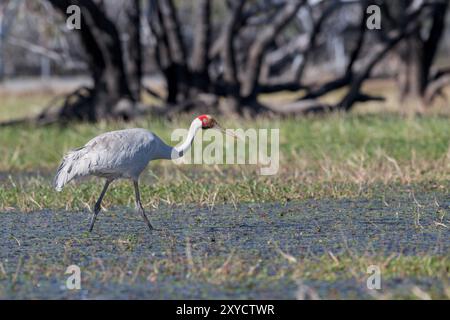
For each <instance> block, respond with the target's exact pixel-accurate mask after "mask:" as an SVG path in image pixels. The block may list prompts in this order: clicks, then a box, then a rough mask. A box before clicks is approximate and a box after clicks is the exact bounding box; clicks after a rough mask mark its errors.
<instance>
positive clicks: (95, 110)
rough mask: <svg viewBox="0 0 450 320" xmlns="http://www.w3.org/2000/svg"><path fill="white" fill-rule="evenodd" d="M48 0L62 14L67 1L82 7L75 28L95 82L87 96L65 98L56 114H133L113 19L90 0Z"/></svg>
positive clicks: (94, 116) (67, 116)
mask: <svg viewBox="0 0 450 320" xmlns="http://www.w3.org/2000/svg"><path fill="white" fill-rule="evenodd" d="M49 2H50V3H51V4H52V5H53V6H54V7H55V8H57V9H58V10H60V11H61V12H62V13H63V14H66V10H67V7H68V6H70V5H78V6H79V7H80V8H81V29H80V30H77V32H78V33H79V35H80V37H81V43H82V44H83V47H84V48H85V50H86V52H87V55H88V58H89V67H90V71H91V75H92V78H93V82H94V87H93V88H92V90H90V96H88V97H85V98H84V99H82V100H80V101H78V102H76V103H69V101H66V103H65V105H64V107H63V108H62V109H61V111H60V114H59V117H60V118H61V119H63V120H71V119H79V120H89V121H98V120H100V119H104V118H124V119H128V118H130V117H132V116H133V114H134V113H135V112H136V110H135V102H136V100H135V98H134V97H133V94H132V92H131V90H130V87H129V85H128V81H127V76H126V71H125V65H124V62H123V53H122V46H121V42H120V38H119V33H118V31H117V28H116V26H115V25H114V23H113V22H112V21H111V20H109V18H108V17H107V16H106V14H105V13H104V12H103V11H102V10H101V9H100V7H99V6H98V5H97V4H95V3H94V2H93V1H92V0H84V1H76V0H49Z"/></svg>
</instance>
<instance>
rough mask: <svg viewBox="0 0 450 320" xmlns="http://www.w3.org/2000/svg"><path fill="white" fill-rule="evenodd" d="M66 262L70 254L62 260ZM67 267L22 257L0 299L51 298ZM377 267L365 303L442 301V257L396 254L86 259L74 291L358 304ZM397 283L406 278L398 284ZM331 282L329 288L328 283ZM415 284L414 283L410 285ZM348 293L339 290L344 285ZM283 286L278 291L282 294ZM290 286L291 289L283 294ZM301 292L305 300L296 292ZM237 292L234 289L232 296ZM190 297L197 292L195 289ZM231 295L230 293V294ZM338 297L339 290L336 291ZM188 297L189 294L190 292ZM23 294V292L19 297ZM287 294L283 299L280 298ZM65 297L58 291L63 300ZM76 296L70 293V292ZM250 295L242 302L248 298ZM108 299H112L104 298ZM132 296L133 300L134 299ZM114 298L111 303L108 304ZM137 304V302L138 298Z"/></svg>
mask: <svg viewBox="0 0 450 320" xmlns="http://www.w3.org/2000/svg"><path fill="white" fill-rule="evenodd" d="M77 242H78V241H74V242H73V243H69V242H67V243H66V245H65V246H66V250H70V248H71V247H72V246H76V245H77ZM116 245H117V249H118V250H125V251H130V250H131V251H132V250H133V247H132V245H131V247H130V241H129V240H128V239H122V240H118V242H117V243H116ZM69 256H70V255H69ZM66 260H67V261H61V262H58V263H55V264H48V263H47V261H46V260H45V259H42V258H40V257H39V256H35V257H29V258H27V259H23V260H21V262H20V272H19V273H17V270H8V268H7V267H5V266H3V265H2V266H0V267H3V270H5V271H4V272H3V273H1V272H0V283H7V284H8V285H5V286H1V287H0V298H10V297H11V296H15V297H17V298H21V297H34V296H36V297H53V295H54V294H57V295H56V296H59V295H61V294H62V292H61V291H59V292H58V291H57V292H47V293H44V292H41V291H42V290H40V289H39V286H40V284H45V283H46V281H51V282H55V281H59V282H60V283H61V285H63V283H64V279H65V278H67V277H68V275H64V273H65V270H66V268H67V266H68V265H70V264H71V263H72V260H71V258H70V257H68V258H67V259H66ZM371 265H376V266H378V267H379V268H380V271H381V276H382V278H381V279H382V282H381V285H382V287H381V290H373V291H370V290H366V291H365V295H366V297H367V296H368V297H371V298H373V299H450V283H449V281H448V274H449V265H450V258H449V257H448V256H447V257H445V256H430V255H422V256H403V255H401V254H396V255H391V256H389V257H386V256H376V255H375V256H374V255H361V256H358V257H355V256H353V255H350V254H346V253H344V254H341V255H334V254H333V253H328V254H323V255H320V256H315V257H309V258H301V257H298V258H295V257H292V256H291V260H290V261H287V260H286V259H285V258H283V257H282V256H274V257H273V259H272V260H270V261H269V260H261V259H259V258H257V257H254V258H249V257H243V256H239V255H233V254H231V255H229V256H222V257H217V256H208V257H204V256H196V255H195V251H194V253H193V256H192V257H188V256H168V257H164V258H161V257H159V258H158V259H153V258H150V257H149V258H145V259H142V260H140V261H138V262H135V263H133V265H130V264H129V263H124V262H121V263H116V264H110V263H104V261H102V259H100V258H97V259H94V260H91V262H90V263H89V264H84V265H82V266H81V270H82V287H83V289H84V290H86V289H87V290H89V291H92V292H96V290H98V291H100V292H102V290H105V289H104V288H103V289H101V288H102V286H106V288H108V286H111V287H114V286H119V287H120V286H127V285H129V286H135V287H139V288H145V286H150V287H152V286H153V285H156V284H158V285H159V288H160V290H162V292H166V294H167V292H170V289H168V288H167V287H166V286H167V285H170V286H173V287H174V288H176V287H178V288H180V287H181V288H183V289H184V290H182V291H180V292H176V291H175V292H173V293H172V294H171V298H184V299H185V298H186V297H189V296H192V295H193V296H195V297H201V298H211V296H210V294H208V290H207V289H208V288H209V287H213V288H214V287H216V288H221V289H220V290H221V292H222V294H224V293H227V292H228V294H234V296H239V292H241V293H240V294H241V295H242V296H241V298H249V297H251V293H252V290H261V291H263V292H264V291H272V290H273V291H274V292H276V291H281V292H284V295H285V296H286V297H287V296H289V298H297V299H304V298H306V299H308V298H312V297H314V296H317V297H318V298H321V299H342V298H347V299H348V298H351V299H361V298H362V297H361V295H360V293H358V290H357V289H358V288H359V290H360V291H363V292H364V288H365V287H366V281H367V279H368V277H369V276H370V275H371V274H370V273H368V272H367V268H368V266H371ZM421 278H422V279H441V280H442V282H441V285H440V286H436V285H435V286H432V287H428V288H424V287H423V284H421V283H420V281H418V280H419V279H421ZM399 279H409V280H408V281H406V282H405V283H403V284H402V283H401V281H400V282H399V281H398V280H399ZM336 281H339V282H338V283H337V284H336V285H335V287H334V289H333V283H336ZM316 282H317V283H320V284H322V286H323V285H328V286H331V288H329V289H328V290H326V293H322V292H318V291H316V290H315V289H314V288H311V287H310V286H309V285H308V284H314V283H316ZM417 282H419V284H416V283H417ZM192 283H199V284H200V283H201V284H202V288H203V290H205V292H204V293H202V292H195V293H193V292H189V289H187V288H189V287H190V286H191V285H192ZM346 283H348V284H347V286H348V285H350V286H351V288H353V289H349V288H348V287H347V288H345V286H346V285H345V284H346ZM283 286H285V287H283ZM286 286H287V287H290V288H292V289H294V290H292V289H291V290H287V289H286ZM302 288H303V289H304V288H308V289H309V291H307V292H306V295H302V294H301V293H300V290H301V289H302ZM237 289H238V290H237ZM197 290H198V289H197ZM236 290H237V291H236ZM341 290H342V291H341ZM191 291H192V290H191ZM25 292H26V293H25ZM288 292H291V293H290V294H289V295H288ZM69 293H70V292H66V293H65V295H67V294H69ZM74 294H77V292H74ZM249 294H250V295H249ZM109 295H110V296H112V297H114V294H112V293H111V292H110V293H109ZM137 297H139V296H137ZM116 298H117V297H116ZM141 298H142V297H141Z"/></svg>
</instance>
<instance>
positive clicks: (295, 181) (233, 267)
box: [0, 97, 450, 299]
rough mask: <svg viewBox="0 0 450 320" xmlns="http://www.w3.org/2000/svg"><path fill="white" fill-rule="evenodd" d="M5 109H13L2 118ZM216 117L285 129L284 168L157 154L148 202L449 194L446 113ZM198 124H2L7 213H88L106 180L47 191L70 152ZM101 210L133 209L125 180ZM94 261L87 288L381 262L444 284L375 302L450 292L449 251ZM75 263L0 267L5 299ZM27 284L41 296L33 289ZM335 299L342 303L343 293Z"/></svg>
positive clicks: (263, 277)
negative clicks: (131, 132) (139, 131)
mask: <svg viewBox="0 0 450 320" xmlns="http://www.w3.org/2000/svg"><path fill="white" fill-rule="evenodd" d="M41 99H42V100H44V99H43V98H42V97H41ZM32 100H33V99H32V97H27V98H26V99H23V100H20V99H18V101H13V100H8V101H5V102H3V101H2V109H1V111H0V113H3V115H4V116H3V118H4V119H6V118H10V117H11V116H13V115H19V114H23V113H24V110H25V109H26V108H27V106H29V105H30V103H31V102H30V101H32ZM36 101H37V102H36V103H38V102H39V101H41V100H39V101H38V100H36ZM14 107H17V109H15V108H14ZM4 109H8V110H11V111H8V113H4V111H5V110H4ZM27 112H28V111H27ZM0 119H2V118H1V117H0ZM218 120H219V122H220V123H221V124H222V125H223V127H226V128H280V143H281V145H280V154H281V158H280V170H279V172H278V174H276V175H274V176H266V177H264V176H260V175H259V174H258V167H257V166H247V165H246V166H242V165H224V166H221V165H219V166H206V165H175V164H173V163H172V162H171V161H156V162H154V163H152V164H151V165H150V166H149V168H148V170H146V172H145V174H144V177H143V180H142V183H141V188H142V199H143V202H144V206H145V207H146V208H151V207H158V206H159V205H160V204H164V205H170V206H172V205H174V206H177V205H187V204H196V205H200V206H209V207H214V206H215V205H216V204H219V203H228V204H232V205H233V204H238V203H240V202H255V203H260V202H280V203H285V202H288V201H291V200H301V199H325V198H334V199H338V198H352V197H367V198H383V199H385V198H389V197H391V196H395V195H398V193H401V192H403V193H408V194H409V193H411V194H414V193H416V194H419V193H421V192H432V193H433V192H439V193H440V194H448V193H449V192H450V125H449V120H450V119H449V117H448V116H445V115H432V114H430V115H426V116H421V117H410V116H402V115H399V114H389V115H383V114H358V113H352V114H341V115H330V116H324V117H320V116H316V117H305V118H297V119H285V120H269V119H253V120H244V119H241V120H228V119H220V118H218ZM191 121H192V117H181V118H179V119H177V120H176V121H174V122H168V121H166V120H164V119H149V118H147V119H141V120H139V121H136V122H134V123H99V124H96V125H88V124H72V125H69V126H65V127H60V126H48V127H28V126H16V127H5V128H0V211H14V212H19V211H20V212H29V211H35V210H43V209H50V210H61V209H62V210H85V209H86V208H92V207H93V204H94V202H95V199H96V197H97V196H98V194H99V193H100V191H101V187H102V182H101V181H100V180H99V179H95V178H94V179H91V180H87V181H86V180H84V181H79V182H75V183H70V184H69V185H68V186H67V187H66V188H65V189H64V190H63V192H62V193H56V192H55V191H54V190H53V188H52V186H51V177H52V176H53V174H54V172H55V170H56V168H57V166H58V164H59V162H60V160H61V158H62V156H63V155H64V153H65V152H67V151H68V150H70V149H72V148H76V147H79V146H82V145H84V144H85V143H86V142H87V141H88V140H89V139H91V138H93V137H94V136H96V135H98V134H100V133H103V132H106V131H109V130H115V129H122V128H130V127H143V128H148V129H149V130H151V131H154V132H155V133H156V134H158V135H159V136H160V137H161V138H162V139H164V140H165V141H167V142H169V143H170V139H169V138H170V134H171V132H172V131H173V130H174V129H176V128H187V127H188V126H189V124H190V122H191ZM172 144H173V143H172ZM411 201H413V200H411ZM103 206H104V207H105V208H108V207H114V206H134V198H133V190H132V186H131V185H130V183H129V182H127V181H118V182H115V183H114V185H113V187H112V188H111V189H110V190H109V191H108V194H107V195H106V197H105V199H104V203H103ZM442 210H446V209H442ZM444 214H445V212H444V213H443V215H444ZM86 237H88V236H86ZM109 240H110V241H112V242H111V245H112V246H116V247H117V248H118V250H119V251H120V250H124V251H127V252H128V251H133V250H134V249H135V247H136V240H135V238H134V237H133V235H130V237H126V238H124V239H115V238H114V239H109ZM77 241H84V240H83V239H73V238H70V237H68V238H67V243H66V244H65V247H67V250H68V252H70V250H71V249H70V248H71V245H72V244H73V243H76V242H77ZM65 250H66V249H65ZM69 258H70V257H69ZM190 259H191V260H190ZM192 259H193V260H192ZM89 261H91V262H90V263H91V265H87V266H84V267H85V268H86V269H87V270H88V272H87V273H86V274H85V275H84V278H83V279H84V280H83V281H85V282H84V283H85V285H86V287H88V288H89V286H92V289H95V288H94V286H96V284H98V283H107V282H108V281H113V282H114V281H116V282H117V281H119V282H123V283H128V284H131V285H133V284H134V283H147V282H150V283H158V282H159V283H160V281H164V280H165V279H169V281H171V283H172V281H174V282H173V283H174V284H177V283H178V282H182V283H183V281H185V282H186V281H194V282H196V281H197V282H202V283H211V284H214V285H219V286H221V287H223V288H228V289H227V290H233V288H237V287H241V288H242V287H252V286H257V285H259V284H262V285H264V286H267V288H269V289H270V288H271V286H272V285H274V286H276V285H280V283H281V284H282V283H283V281H287V282H289V283H295V281H297V280H298V279H305V280H308V281H316V280H317V281H325V282H328V283H333V282H335V281H346V280H352V281H356V283H362V284H363V283H364V281H365V279H366V277H367V274H366V269H367V266H368V265H370V264H376V265H381V266H382V268H383V269H382V271H383V279H384V280H392V281H395V279H397V278H401V279H403V278H407V279H411V278H414V279H416V278H438V279H442V280H443V282H442V287H443V289H435V290H431V291H430V292H425V293H424V292H423V291H421V290H420V289H417V288H416V287H414V286H410V287H408V288H407V289H406V291H404V292H400V293H399V292H396V291H391V290H389V288H387V290H384V291H383V292H382V293H375V294H374V298H380V299H382V298H424V297H427V296H430V297H431V298H445V299H449V298H450V289H449V283H448V282H445V281H447V280H448V274H449V265H450V261H449V256H448V255H446V256H434V255H423V256H402V255H401V254H395V255H394V256H391V257H386V256H384V255H380V256H373V255H365V254H361V253H358V254H352V253H344V254H336V256H334V255H333V254H324V255H322V256H317V257H302V256H294V257H293V256H290V255H289V254H288V253H285V255H282V254H281V255H279V256H276V257H275V256H274V258H273V259H272V260H270V261H268V260H264V261H259V260H258V259H256V260H255V259H253V258H251V257H250V258H249V257H248V256H245V255H244V256H242V255H240V254H237V255H235V256H233V257H232V259H229V260H227V257H226V256H223V255H220V256H217V257H213V256H209V257H203V256H197V255H195V252H194V253H193V258H189V257H183V256H180V255H176V256H174V257H170V256H167V257H164V258H158V259H151V258H148V259H147V258H144V260H139V262H135V263H133V264H131V265H128V264H127V265H124V264H107V265H106V267H105V268H100V267H99V265H98V263H99V261H100V260H99V259H95V260H94V259H91V260H89ZM227 261H228V262H227ZM0 262H1V261H0ZM71 263H72V261H71V260H70V259H69V260H68V261H63V262H61V263H56V264H49V262H48V261H47V260H46V259H42V260H40V259H39V257H35V258H32V259H29V260H26V261H23V263H22V264H21V265H20V269H19V267H17V266H15V267H14V268H13V269H11V270H9V269H8V268H6V271H3V270H5V268H3V265H0V282H2V283H6V284H7V285H6V286H0V298H2V297H3V298H5V297H11V295H14V292H15V290H16V287H17V288H19V289H20V290H22V289H24V288H25V289H26V287H27V286H35V285H37V284H39V283H40V281H42V277H44V278H46V277H47V278H49V279H51V278H52V277H55V275H59V276H58V277H59V278H63V277H64V271H65V268H66V267H67V265H69V264H71ZM138 266H139V267H138ZM17 270H19V271H17ZM16 271H17V274H18V276H15V274H16ZM59 278H58V279H59ZM20 283H21V284H20ZM43 283H45V280H44V281H43ZM19 289H18V290H19ZM27 290H28V289H27ZM30 290H31V291H30V292H34V291H33V290H34V287H32V288H31V289H30ZM331 292H332V291H331ZM26 296H27V297H29V296H30V295H26ZM31 296H32V294H31ZM329 297H331V298H333V297H335V298H339V293H336V296H333V295H331V296H329Z"/></svg>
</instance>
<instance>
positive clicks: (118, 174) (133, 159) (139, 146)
mask: <svg viewBox="0 0 450 320" xmlns="http://www.w3.org/2000/svg"><path fill="white" fill-rule="evenodd" d="M210 128H215V129H220V130H222V131H224V130H223V129H222V128H221V127H220V126H219V125H218V123H217V121H216V120H215V119H214V118H213V117H211V116H210V115H201V116H198V117H196V118H195V119H194V120H193V121H192V123H191V126H190V128H189V132H188V135H187V137H186V140H185V141H184V142H183V143H181V144H180V145H179V146H176V147H172V146H169V145H167V144H166V143H164V142H163V141H162V140H161V139H160V138H159V137H158V136H157V135H156V134H154V133H152V132H150V131H148V130H146V129H141V128H135V129H125V130H118V131H111V132H107V133H104V134H101V135H99V136H97V137H95V138H93V139H92V140H90V141H89V142H88V143H87V144H86V145H85V146H83V147H81V148H78V149H75V150H71V151H69V152H68V153H67V154H66V155H65V156H64V158H63V160H62V162H61V165H60V166H59V168H58V171H57V173H56V176H55V178H54V183H53V184H54V187H55V189H56V190H57V191H61V190H62V188H63V187H64V185H66V184H67V183H68V182H70V181H71V180H73V179H77V178H80V177H84V176H97V177H101V178H105V179H106V182H105V185H104V187H103V190H102V192H101V193H100V196H99V198H98V200H97V202H96V203H95V206H94V212H93V214H92V217H91V223H90V226H89V232H92V229H93V228H94V223H95V220H96V218H97V215H98V213H99V212H100V210H101V203H102V200H103V197H104V196H105V193H106V191H107V190H108V187H109V186H110V184H111V182H113V181H114V180H116V179H120V178H122V179H130V180H132V181H133V185H134V192H135V196H136V210H137V211H138V212H139V213H140V214H141V215H142V218H143V219H144V221H145V223H146V224H147V226H148V227H149V229H150V230H152V229H153V227H152V225H151V223H150V221H149V220H148V218H147V215H146V214H145V211H144V208H143V206H142V203H141V197H140V192H139V176H140V175H141V173H142V171H143V170H144V169H145V167H146V166H147V164H148V163H149V162H150V161H151V160H156V159H177V158H180V157H182V156H183V154H184V153H185V152H186V151H187V150H188V149H189V147H190V146H191V144H192V141H193V140H194V137H195V134H196V133H197V131H198V130H199V129H210Z"/></svg>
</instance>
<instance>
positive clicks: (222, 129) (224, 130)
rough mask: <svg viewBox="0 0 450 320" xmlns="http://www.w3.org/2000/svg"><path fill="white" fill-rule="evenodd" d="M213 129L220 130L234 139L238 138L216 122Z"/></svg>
mask: <svg viewBox="0 0 450 320" xmlns="http://www.w3.org/2000/svg"><path fill="white" fill-rule="evenodd" d="M213 129H216V130H219V131H220V132H223V133H225V134H226V135H227V136H230V137H233V138H235V139H240V138H239V137H238V136H237V135H235V134H234V133H233V132H230V131H227V130H226V129H224V128H222V127H221V126H220V125H219V124H218V123H217V122H216V124H215V125H214V127H213Z"/></svg>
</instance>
